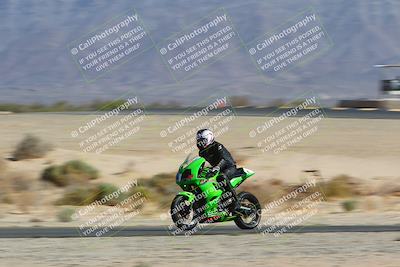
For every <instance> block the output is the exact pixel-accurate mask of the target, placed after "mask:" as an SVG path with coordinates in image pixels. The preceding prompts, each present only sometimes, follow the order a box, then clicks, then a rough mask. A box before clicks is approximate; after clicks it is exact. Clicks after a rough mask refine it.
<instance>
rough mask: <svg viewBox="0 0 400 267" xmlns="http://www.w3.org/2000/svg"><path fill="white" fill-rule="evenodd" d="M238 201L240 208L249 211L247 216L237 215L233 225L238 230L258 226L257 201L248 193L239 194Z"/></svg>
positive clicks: (259, 209) (259, 213)
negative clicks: (245, 208)
mask: <svg viewBox="0 0 400 267" xmlns="http://www.w3.org/2000/svg"><path fill="white" fill-rule="evenodd" d="M237 197H238V201H239V203H240V205H241V206H244V207H247V208H250V209H251V212H250V213H249V214H243V213H239V214H237V217H236V218H235V220H234V221H235V224H236V225H237V226H238V227H239V228H240V229H253V228H255V227H257V226H258V224H259V223H260V220H261V206H260V203H259V202H258V199H257V198H256V197H255V196H254V195H253V194H251V193H249V192H240V193H239V194H238V195H237Z"/></svg>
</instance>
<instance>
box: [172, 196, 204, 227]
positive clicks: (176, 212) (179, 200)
mask: <svg viewBox="0 0 400 267" xmlns="http://www.w3.org/2000/svg"><path fill="white" fill-rule="evenodd" d="M171 218H172V221H173V222H174V223H175V225H176V227H178V228H179V229H182V230H184V231H188V230H191V229H193V228H194V227H196V226H197V224H198V221H197V219H196V216H195V212H194V210H193V205H192V204H189V203H188V201H187V199H186V197H184V196H180V195H178V196H176V197H175V198H174V200H173V201H172V203H171Z"/></svg>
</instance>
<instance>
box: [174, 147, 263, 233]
mask: <svg viewBox="0 0 400 267" xmlns="http://www.w3.org/2000/svg"><path fill="white" fill-rule="evenodd" d="M205 165H206V160H205V159H204V158H202V157H194V156H193V155H188V157H187V158H186V159H185V161H184V162H183V163H182V165H181V166H180V167H179V170H178V173H177V174H176V183H177V184H178V185H179V186H180V187H181V188H182V189H183V190H184V191H182V192H179V193H178V194H177V195H176V196H175V198H174V200H173V201H172V204H171V217H172V220H173V222H174V223H175V225H176V226H177V227H178V228H179V229H182V230H185V231H187V230H191V229H193V228H194V227H196V226H197V225H198V224H199V223H215V222H225V221H232V220H233V221H234V222H235V223H236V225H237V226H238V227H239V228H241V229H253V228H255V227H257V225H258V224H259V222H260V220H261V207H260V203H259V202H258V200H257V198H256V197H255V196H254V195H252V194H251V193H248V192H241V193H239V194H237V197H235V196H232V195H231V194H230V192H226V190H224V188H226V187H224V184H223V183H226V182H225V180H224V179H222V180H223V181H222V182H221V181H219V180H220V179H218V177H219V173H213V174H212V175H210V171H209V170H210V168H209V167H206V166H205ZM253 175H254V172H253V171H251V170H249V169H246V168H238V169H237V170H236V172H235V174H234V175H233V178H231V179H230V184H231V186H232V188H233V189H234V190H235V189H236V188H237V187H238V186H239V185H240V184H242V183H243V182H244V181H245V180H246V179H247V178H249V177H250V176H253Z"/></svg>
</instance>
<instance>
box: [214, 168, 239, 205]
mask: <svg viewBox="0 0 400 267" xmlns="http://www.w3.org/2000/svg"><path fill="white" fill-rule="evenodd" d="M235 171H236V168H234V167H232V168H228V169H226V170H224V171H223V172H222V173H221V175H220V177H218V178H219V179H218V182H219V183H220V185H221V186H222V187H223V189H224V193H223V194H224V197H222V201H223V202H222V207H223V208H225V207H226V206H229V209H230V210H234V209H235V208H236V203H237V195H236V191H235V189H234V188H233V187H232V185H231V182H230V180H231V179H230V178H231V177H232V175H233V174H234V173H235ZM230 198H233V202H232V203H229V202H228V203H225V202H226V201H228V199H230Z"/></svg>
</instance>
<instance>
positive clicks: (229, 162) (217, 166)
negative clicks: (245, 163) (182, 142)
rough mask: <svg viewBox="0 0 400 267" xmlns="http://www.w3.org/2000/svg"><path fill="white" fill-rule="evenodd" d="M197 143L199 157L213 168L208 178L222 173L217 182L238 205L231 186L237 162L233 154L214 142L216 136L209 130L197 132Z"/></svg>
mask: <svg viewBox="0 0 400 267" xmlns="http://www.w3.org/2000/svg"><path fill="white" fill-rule="evenodd" d="M196 143H197V148H198V149H199V156H200V157H203V158H205V159H206V161H207V162H208V163H210V165H211V166H212V168H211V170H210V171H209V173H208V175H207V176H209V177H212V176H214V175H215V174H216V173H217V172H220V176H219V177H218V178H217V181H218V182H219V183H220V184H223V185H224V189H225V190H224V191H225V192H227V193H228V196H233V199H234V203H237V201H236V200H237V197H236V192H235V190H234V189H233V188H232V186H231V184H230V178H232V176H233V175H234V173H235V172H236V162H235V160H234V159H233V157H232V155H231V153H229V151H228V150H227V149H226V148H225V146H224V145H222V144H221V143H218V142H217V141H215V140H214V134H213V132H212V131H210V130H209V129H201V130H199V131H197V134H196ZM233 208H236V205H233Z"/></svg>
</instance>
